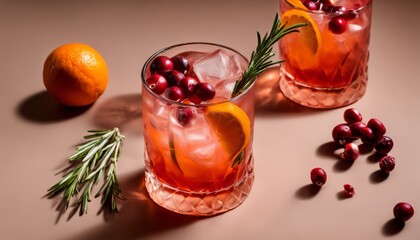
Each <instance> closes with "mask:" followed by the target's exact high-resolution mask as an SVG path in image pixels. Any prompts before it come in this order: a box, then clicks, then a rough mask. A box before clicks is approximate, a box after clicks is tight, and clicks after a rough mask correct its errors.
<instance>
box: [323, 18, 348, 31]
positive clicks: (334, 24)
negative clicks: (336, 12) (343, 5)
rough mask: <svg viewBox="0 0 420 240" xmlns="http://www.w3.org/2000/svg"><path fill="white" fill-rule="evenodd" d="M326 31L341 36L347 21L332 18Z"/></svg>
mask: <svg viewBox="0 0 420 240" xmlns="http://www.w3.org/2000/svg"><path fill="white" fill-rule="evenodd" d="M328 29H330V31H331V32H332V33H335V34H342V33H343V32H345V31H346V30H347V21H346V19H344V18H342V17H333V18H332V19H331V20H330V21H329V23H328Z"/></svg>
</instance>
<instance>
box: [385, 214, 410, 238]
mask: <svg viewBox="0 0 420 240" xmlns="http://www.w3.org/2000/svg"><path fill="white" fill-rule="evenodd" d="M404 226H405V222H403V221H399V220H397V219H395V218H392V219H390V220H388V221H387V222H386V223H385V224H384V225H383V226H382V234H383V235H384V236H388V237H390V236H394V235H397V234H398V233H400V232H401V231H402V230H403V229H404Z"/></svg>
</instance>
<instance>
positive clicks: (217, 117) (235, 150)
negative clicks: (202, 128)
mask: <svg viewBox="0 0 420 240" xmlns="http://www.w3.org/2000/svg"><path fill="white" fill-rule="evenodd" d="M204 114H205V117H206V119H207V120H208V122H209V123H210V126H211V127H212V129H213V131H214V132H215V133H216V136H217V139H218V141H219V143H220V145H221V146H222V148H223V149H224V150H225V152H226V154H227V155H228V156H229V159H230V161H234V160H235V159H236V157H237V156H238V155H239V154H240V153H241V152H242V150H244V149H245V147H246V146H247V145H248V143H249V140H250V134H251V122H250V120H249V118H248V115H246V113H245V112H244V111H243V110H242V109H241V108H240V107H238V106H237V105H235V104H233V103H230V102H224V103H221V104H216V105H211V106H209V107H207V108H206V110H205V112H204Z"/></svg>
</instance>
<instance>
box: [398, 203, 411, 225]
mask: <svg viewBox="0 0 420 240" xmlns="http://www.w3.org/2000/svg"><path fill="white" fill-rule="evenodd" d="M393 212H394V216H395V218H396V219H397V220H400V221H404V222H406V221H408V220H409V219H410V218H412V217H413V216H414V208H413V206H411V204H409V203H406V202H400V203H397V204H396V205H395V207H394V210H393Z"/></svg>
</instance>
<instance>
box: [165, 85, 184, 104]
mask: <svg viewBox="0 0 420 240" xmlns="http://www.w3.org/2000/svg"><path fill="white" fill-rule="evenodd" d="M165 97H166V98H167V99H170V100H173V101H177V102H179V101H182V100H183V99H184V98H185V97H184V93H183V92H182V90H181V88H179V87H176V86H172V87H168V88H167V89H166V91H165Z"/></svg>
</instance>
